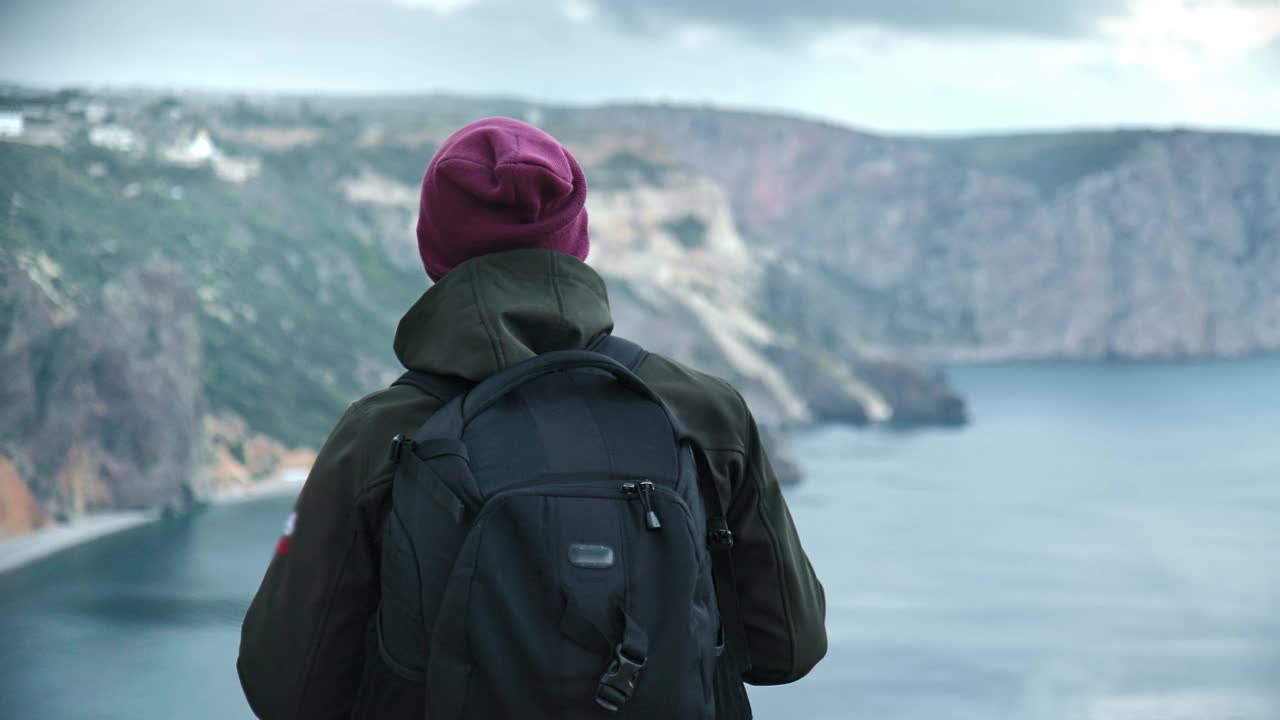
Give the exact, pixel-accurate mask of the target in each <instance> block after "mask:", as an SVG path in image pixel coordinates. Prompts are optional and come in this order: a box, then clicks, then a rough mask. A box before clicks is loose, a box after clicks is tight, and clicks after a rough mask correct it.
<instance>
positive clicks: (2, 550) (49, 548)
mask: <svg viewBox="0 0 1280 720" xmlns="http://www.w3.org/2000/svg"><path fill="white" fill-rule="evenodd" d="M303 477H305V474H304V475H303ZM301 489H302V482H300V481H299V480H298V479H296V476H292V475H284V476H283V477H275V478H272V479H271V480H266V481H263V482H261V483H255V484H253V485H247V486H243V487H237V488H232V489H228V490H224V491H222V492H219V493H217V494H215V495H213V496H211V497H209V498H208V499H206V500H204V501H203V502H202V503H201V504H202V505H235V504H238V503H244V502H251V501H253V500H264V499H267V498H272V497H287V496H289V495H296V494H297V493H298V491H299V490H301ZM196 507H199V505H197V506H196ZM161 517H163V513H161V512H160V511H158V510H123V511H108V512H96V513H92V514H89V515H86V516H84V517H81V518H76V519H75V520H72V521H71V522H67V523H57V524H53V525H48V526H45V527H42V528H39V529H38V530H35V531H33V532H30V533H27V534H26V535H18V536H16V537H11V538H4V539H0V574H4V573H7V572H10V571H13V570H17V569H18V568H21V567H24V566H26V565H30V564H31V563H34V562H38V561H40V560H44V559H45V558H48V557H50V556H51V555H54V554H56V553H59V552H62V551H63V550H68V549H70V548H73V547H76V546H78V545H83V544H85V543H90V542H93V541H94V540H99V539H101V538H104V537H106V536H108V535H114V534H116V533H119V532H123V531H125V530H129V529H131V528H135V527H137V526H139V525H143V524H145V523H149V522H155V521H156V520H159V519H160V518H161Z"/></svg>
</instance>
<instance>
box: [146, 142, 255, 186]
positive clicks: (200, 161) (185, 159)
mask: <svg viewBox="0 0 1280 720" xmlns="http://www.w3.org/2000/svg"><path fill="white" fill-rule="evenodd" d="M164 159H165V160H168V161H169V162H171V163H173V164H175V165H185V166H188V167H195V166H197V165H206V164H207V165H211V166H212V167H213V171H214V173H215V174H217V176H218V177H219V178H221V179H222V180H226V181H227V182H234V183H242V182H246V181H248V180H249V179H251V178H253V177H256V176H257V174H258V172H259V170H261V164H260V163H259V161H258V159H257V158H235V157H231V156H229V155H227V154H226V153H224V152H222V150H221V148H219V147H218V146H217V145H214V144H213V138H212V137H210V136H209V131H208V130H201V131H200V132H198V133H196V135H195V137H194V138H192V139H191V140H190V141H187V142H179V143H178V144H176V145H173V146H172V147H169V148H167V149H166V150H165V151H164Z"/></svg>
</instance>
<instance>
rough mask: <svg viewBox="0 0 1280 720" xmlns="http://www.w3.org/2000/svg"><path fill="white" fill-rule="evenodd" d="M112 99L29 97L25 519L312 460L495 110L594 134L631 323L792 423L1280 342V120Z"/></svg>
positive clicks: (9, 337) (15, 373) (582, 147)
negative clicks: (1121, 362)
mask: <svg viewBox="0 0 1280 720" xmlns="http://www.w3.org/2000/svg"><path fill="white" fill-rule="evenodd" d="M84 99H85V98H84V97H80V96H77V95H76V94H75V93H69V94H67V93H64V94H59V95H47V96H42V95H40V94H39V93H28V94H26V95H24V96H23V97H22V98H21V99H13V98H5V97H0V106H3V107H5V108H6V109H11V110H12V109H17V110H20V111H23V112H26V110H27V109H29V108H30V107H36V108H37V109H38V110H39V115H40V123H41V127H40V128H39V130H40V132H39V133H38V137H36V136H32V137H30V138H28V137H25V136H18V137H14V138H6V139H4V141H3V142H0V210H2V211H3V212H0V281H2V284H0V362H2V363H3V367H4V368H5V369H6V372H5V373H3V374H0V401H2V402H0V457H3V458H5V459H7V461H6V462H5V463H4V464H0V499H3V500H4V505H3V509H2V510H0V526H3V527H4V528H18V529H19V530H21V529H22V528H26V527H30V526H32V525H34V524H37V523H39V522H43V521H44V518H46V517H51V518H55V519H56V518H62V517H68V516H72V515H76V514H79V513H82V512H85V511H88V510H93V509H99V508H116V507H144V506H146V507H154V506H178V505H182V504H185V503H188V502H190V501H192V500H194V499H198V498H200V497H204V496H207V495H208V494H210V493H214V492H219V491H224V492H225V491H231V490H237V489H239V488H243V487H244V486H247V485H249V484H251V483H254V482H257V481H259V480H261V479H263V478H266V477H271V476H273V475H279V474H280V473H295V474H296V473H297V472H298V471H299V469H300V468H303V467H305V465H306V464H307V463H308V462H309V460H310V455H309V452H310V451H308V450H306V448H315V447H317V446H318V445H319V444H320V443H321V442H322V440H323V438H324V437H325V434H326V433H327V432H328V430H329V428H330V427H331V425H332V423H333V422H334V419H335V418H336V417H337V416H338V415H339V414H340V413H341V411H342V409H343V408H344V407H345V405H346V404H347V403H348V402H350V401H351V400H352V399H354V398H356V397H359V396H360V395H362V394H364V393H367V392H369V391H371V390H373V389H376V388H377V387H380V386H383V385H385V384H386V383H388V382H390V380H391V379H392V378H393V377H394V376H395V374H396V366H395V362H394V358H393V357H392V354H391V350H390V338H391V336H392V333H393V331H394V325H395V323H396V321H397V320H398V317H399V313H400V312H401V311H402V310H403V309H404V308H406V307H408V306H409V304H410V303H412V302H413V300H414V299H415V298H416V297H417V296H418V294H420V293H421V292H422V291H423V290H424V289H425V287H426V280H425V279H424V277H423V274H422V271H421V268H420V266H419V265H418V261H417V257H416V249H415V247H414V245H413V233H412V226H413V222H414V217H415V213H416V206H417V201H416V196H417V183H418V182H419V180H420V178H421V173H422V169H423V167H424V166H425V165H426V163H427V161H428V160H429V158H430V156H431V154H432V153H433V152H434V150H435V148H436V146H437V144H438V143H439V142H440V141H441V140H442V139H443V138H444V137H445V136H446V135H447V133H448V132H449V131H451V130H452V129H454V128H456V127H458V126H460V125H461V124H463V123H465V122H466V121H469V120H471V119H474V118H476V117H479V116H484V115H494V114H501V115H508V116H515V117H523V118H525V119H528V120H530V121H533V122H536V123H539V124H541V125H543V126H544V127H547V128H548V129H549V130H551V131H552V132H553V133H554V134H556V135H557V136H558V137H560V138H561V139H563V140H565V141H566V142H567V143H568V144H569V145H570V146H571V147H572V148H573V150H574V152H575V154H576V155H577V156H578V157H579V159H580V160H581V161H582V162H583V164H584V166H585V168H586V172H587V177H588V179H589V181H590V184H591V188H592V190H591V194H590V200H589V203H590V205H589V212H590V214H591V226H592V233H593V239H594V245H593V255H592V258H591V261H592V263H593V264H594V265H595V266H596V267H597V268H599V269H600V271H601V272H602V273H603V274H604V275H605V276H606V277H607V279H608V281H609V286H610V291H611V303H612V305H613V307H614V311H615V315H616V319H617V323H618V327H619V329H620V331H621V332H623V333H625V334H627V335H630V336H632V337H634V338H635V339H637V340H639V341H641V342H643V343H645V344H646V345H648V346H649V347H651V348H652V349H653V350H655V351H658V352H663V353H666V354H669V355H672V356H674V357H676V358H678V359H681V360H685V361H687V362H690V363H692V364H694V365H697V366H699V367H703V368H705V369H707V370H710V371H711V372H715V373H717V374H720V375H723V376H725V377H727V378H728V379H729V380H731V381H732V382H734V384H735V385H737V386H738V387H740V388H741V389H742V391H743V393H744V395H745V396H746V397H747V399H748V401H749V402H750V404H751V405H752V407H753V408H754V409H755V411H756V412H757V415H758V416H759V417H760V419H761V420H762V421H764V422H765V423H766V424H769V425H773V426H783V425H787V424H793V423H808V422H825V421H839V422H848V423H855V424H866V423H878V424H897V425H918V424H961V423H963V422H965V420H966V409H965V405H964V401H963V399H962V398H960V397H959V396H958V395H957V394H956V393H955V392H954V391H953V390H951V389H950V388H949V387H948V385H947V383H946V380H945V378H944V377H943V376H942V375H941V374H940V373H938V372H937V371H936V370H935V369H934V367H933V365H934V364H935V363H943V362H951V361H957V360H961V361H964V360H985V359H1005V358H1027V357H1086V358H1108V357H1126V358H1147V357H1191V356H1195V357H1199V356H1217V355H1235V354H1243V353H1251V352H1266V351H1273V350H1276V349H1280V324H1278V323H1277V321H1276V318H1280V140H1277V139H1276V138H1273V137H1268V136H1245V135H1227V134H1213V133H1193V132H1154V131H1153V132H1145V131H1143V132H1137V131H1135V132H1116V133H1110V132H1095V133H1067V134H1062V135H1038V136H1015V137H1002V138H957V139H946V140H938V139H930V140H923V139H912V138H893V137H882V136H874V135H868V134H865V133H859V132H855V131H851V130H848V129H844V128H839V127H834V126H830V125H824V124H820V123H813V122H806V121H800V120H793V119H788V118H781V117H773V116H767V115H759V114H750V113H731V112H721V111H715V110H708V109H696V108H671V107H658V106H644V107H606V108H594V109H584V108H565V107H552V106H541V105H535V104H531V103H525V102H520V101H506V100H474V99H459V98H448V97H425V98H334V97H329V98H287V97H286V98H237V97H223V96H217V95H190V96H183V97H170V96H159V95H155V94H149V93H102V94H98V95H96V96H94V97H93V98H92V99H93V100H94V101H95V103H97V104H98V105H99V106H101V107H103V108H106V111H105V115H103V114H99V115H100V116H99V117H95V118H88V117H85V116H84V114H83V113H80V114H77V111H76V110H75V107H77V103H79V104H83V102H82V101H83V100H84ZM15 103H16V105H15ZM11 105H12V107H10V106H11ZM770 445H771V448H772V450H773V452H774V453H775V454H776V455H778V456H779V457H785V455H786V450H785V448H784V447H781V446H779V445H778V443H777V442H776V439H775V438H772V437H771V439H770ZM15 478H20V479H19V480H15ZM24 490H25V491H26V492H25V493H24V492H23V491H24ZM8 531H10V532H12V531H14V530H8Z"/></svg>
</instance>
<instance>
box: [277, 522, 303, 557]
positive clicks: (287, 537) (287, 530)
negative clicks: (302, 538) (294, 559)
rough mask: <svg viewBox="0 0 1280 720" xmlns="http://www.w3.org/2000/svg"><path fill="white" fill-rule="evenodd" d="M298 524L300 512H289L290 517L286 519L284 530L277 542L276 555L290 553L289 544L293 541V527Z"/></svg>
mask: <svg viewBox="0 0 1280 720" xmlns="http://www.w3.org/2000/svg"><path fill="white" fill-rule="evenodd" d="M297 524H298V513H296V512H291V513H289V517H288V518H287V519H286V520H285V521H284V532H283V533H282V534H281V535H280V541H279V542H277V543H276V555H288V554H289V545H290V543H291V542H292V541H293V528H294V526H296V525H297Z"/></svg>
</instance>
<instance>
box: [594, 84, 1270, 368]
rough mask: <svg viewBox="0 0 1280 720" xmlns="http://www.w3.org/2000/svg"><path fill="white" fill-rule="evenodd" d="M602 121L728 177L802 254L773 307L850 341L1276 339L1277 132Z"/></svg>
mask: <svg viewBox="0 0 1280 720" xmlns="http://www.w3.org/2000/svg"><path fill="white" fill-rule="evenodd" d="M591 121H592V122H598V123H600V124H601V125H605V126H609V127H626V128H630V129H631V130H633V131H634V132H638V133H645V134H650V135H652V136H654V137H657V138H661V139H662V141H663V143H664V145H665V146H666V147H668V148H669V151H670V152H671V153H673V154H675V155H678V156H680V157H682V158H685V159H687V161H688V162H689V164H690V165H691V166H692V167H693V168H695V169H696V170H697V171H698V172H701V173H704V174H705V175H706V176H708V177H709V178H711V179H712V180H714V181H715V182H717V183H718V184H719V185H721V186H722V187H724V188H726V191H727V194H728V196H729V197H730V198H732V199H733V208H734V211H735V214H736V215H737V217H738V218H740V221H741V223H742V226H743V230H744V237H746V238H747V239H748V241H749V242H750V244H751V246H752V247H753V249H757V250H760V249H771V250H772V249H778V248H783V249H785V254H786V256H787V257H788V260H789V263H788V264H787V265H786V266H785V268H784V270H785V272H786V275H787V276H784V277H778V276H774V277H772V278H771V284H770V286H769V289H768V302H767V307H768V308H769V309H770V310H771V311H772V312H771V313H770V314H771V317H772V318H773V319H775V320H777V321H779V322H782V321H786V320H790V321H795V320H799V321H800V322H802V323H805V324H807V325H809V326H810V328H811V330H812V332H813V333H815V334H816V335H818V336H820V337H826V338H828V339H829V341H830V344H831V345H834V346H836V347H842V348H850V349H852V348H862V349H863V350H866V349H867V348H880V349H883V350H885V351H892V352H895V353H897V354H899V355H905V356H906V357H909V358H915V359H918V360H926V361H930V360H932V361H937V360H948V361H953V360H962V361H963V360H998V359H1008V358H1051V357H1075V358H1108V357H1122V358H1136V359H1141V358H1161V357H1199V356H1229V355H1240V354H1245V353H1254V352H1268V351H1274V350H1277V349H1280V321H1277V318H1278V317H1280V138H1276V137H1269V136H1244V135H1214V134H1208V133H1196V132H1118V133H1078V134H1065V135H1050V136H1034V135H1031V136H1022V137H1008V138H979V139H969V140H951V141H928V142H925V141H916V140H910V139H891V138H884V137H877V136H871V135H865V134H860V133H855V132H850V131H847V130H843V129H840V128H835V127H830V126H824V125H820V124H815V123H805V122H798V121H779V120H778V119H776V118H772V117H766V116H758V115H749V114H726V113H719V112H712V111H696V110H678V109H654V108H626V109H617V110H606V111H602V112H601V113H600V114H598V115H597V116H593V118H592V120H591ZM818 308H821V310H817V309H818ZM832 318H838V320H837V321H832Z"/></svg>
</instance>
